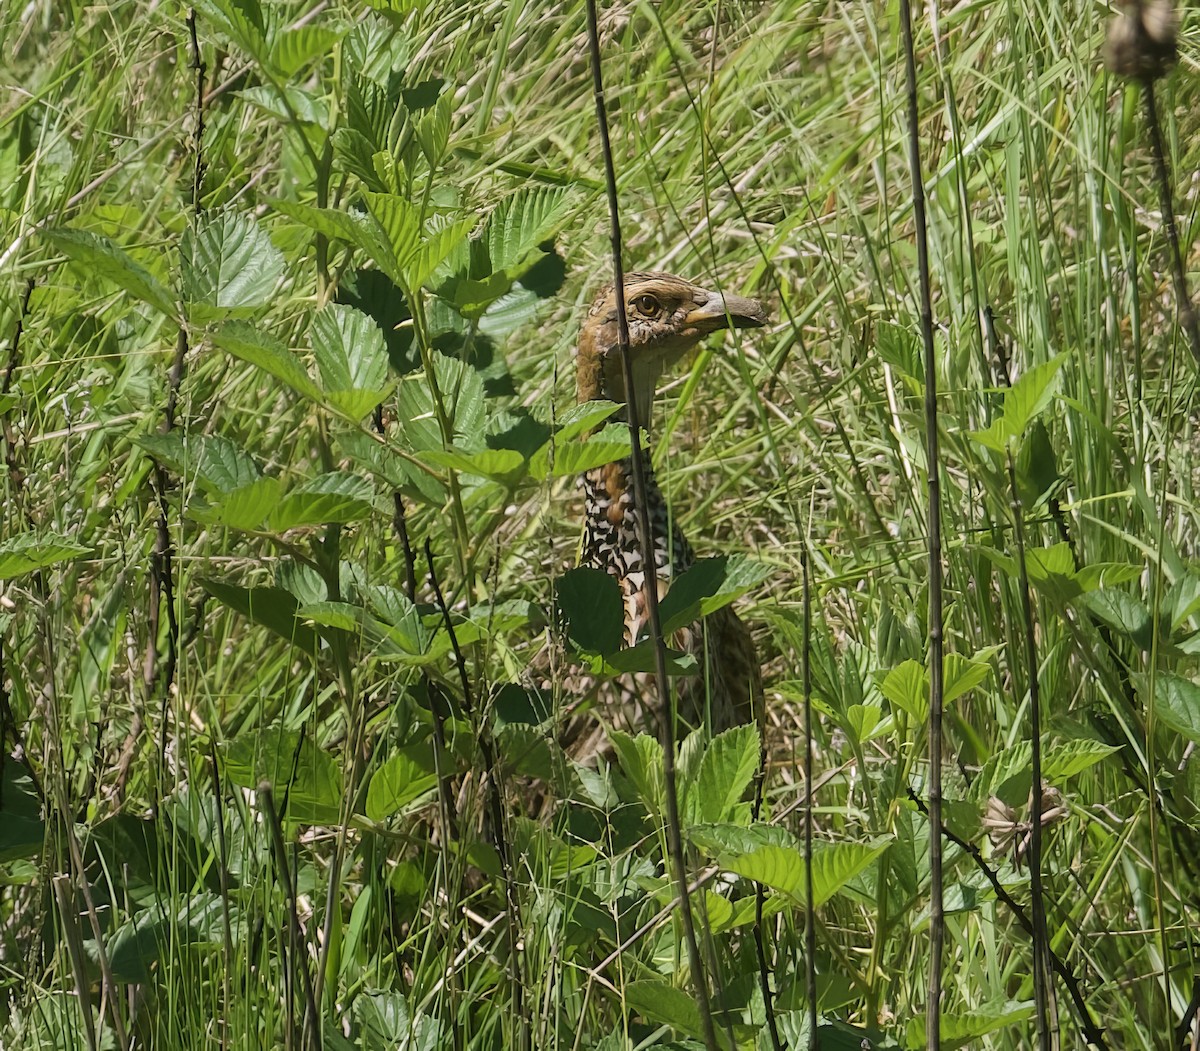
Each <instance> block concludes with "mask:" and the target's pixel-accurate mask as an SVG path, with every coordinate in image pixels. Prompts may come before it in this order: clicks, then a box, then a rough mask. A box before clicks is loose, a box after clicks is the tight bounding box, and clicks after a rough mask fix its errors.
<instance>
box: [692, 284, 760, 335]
mask: <svg viewBox="0 0 1200 1051" xmlns="http://www.w3.org/2000/svg"><path fill="white" fill-rule="evenodd" d="M707 295H708V298H707V299H706V300H705V301H704V302H703V303H701V304H700V305H699V306H697V307H696V308H695V309H694V310H693V311H692V312H691V313H690V314H688V316H687V319H686V321H685V324H686V325H687V327H688V328H696V329H699V330H700V331H702V332H717V331H719V330H720V329H723V328H761V327H762V326H763V325H765V324H766V323H767V320H768V318H767V312H766V310H764V309H763V305H762V304H761V303H760V302H759V301H758V300H757V299H746V298H745V297H744V296H731V295H722V294H721V293H720V292H709V293H707Z"/></svg>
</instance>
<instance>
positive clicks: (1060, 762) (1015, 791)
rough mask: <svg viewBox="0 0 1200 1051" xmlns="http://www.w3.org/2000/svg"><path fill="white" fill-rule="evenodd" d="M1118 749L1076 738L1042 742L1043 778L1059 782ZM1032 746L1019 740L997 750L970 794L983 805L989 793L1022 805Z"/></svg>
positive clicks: (1029, 775)
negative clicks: (1049, 742) (1053, 742)
mask: <svg viewBox="0 0 1200 1051" xmlns="http://www.w3.org/2000/svg"><path fill="white" fill-rule="evenodd" d="M1119 751H1120V748H1117V747H1114V746H1113V745H1107V744H1103V743H1101V742H1100V741H1093V740H1091V739H1090V738H1075V739H1072V740H1069V741H1063V742H1061V743H1059V744H1047V743H1045V742H1043V745H1042V780H1043V781H1046V782H1048V783H1049V784H1062V783H1063V782H1065V781H1066V780H1068V779H1069V778H1072V777H1074V776H1075V775H1076V774H1079V773H1082V772H1083V771H1084V770H1086V769H1088V768H1089V767H1091V766H1095V765H1096V764H1097V763H1099V762H1102V761H1103V760H1105V759H1107V758H1108V757H1109V756H1110V755H1112V754H1113V753H1114V752H1119ZM1032 771H1033V747H1032V745H1031V744H1030V743H1029V742H1028V741H1018V742H1016V744H1013V745H1010V746H1009V747H1007V748H1004V749H1003V750H1001V751H997V752H996V753H995V754H993V755H992V757H991V758H990V759H989V760H988V761H987V762H986V763H984V765H983V769H982V770H980V772H979V776H978V777H977V778H976V779H975V781H974V782H973V783H972V785H971V793H970V794H971V797H972V798H973V799H974V800H975V801H976V802H977V803H980V804H982V802H983V801H984V800H986V799H987V797H988V796H990V795H998V796H1000V798H1002V799H1003V800H1004V801H1005V802H1006V803H1009V804H1010V805H1012V806H1024V805H1025V804H1026V803H1027V802H1028V799H1029V790H1030V788H1031V787H1032V785H1033V772H1032Z"/></svg>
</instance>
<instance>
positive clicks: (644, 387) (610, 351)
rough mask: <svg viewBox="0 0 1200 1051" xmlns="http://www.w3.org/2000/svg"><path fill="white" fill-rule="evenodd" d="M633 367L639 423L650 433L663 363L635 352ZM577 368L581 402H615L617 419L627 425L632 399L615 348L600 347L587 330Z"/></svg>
mask: <svg viewBox="0 0 1200 1051" xmlns="http://www.w3.org/2000/svg"><path fill="white" fill-rule="evenodd" d="M632 364H633V401H634V403H635V405H636V407H637V422H638V424H639V425H640V426H641V427H643V428H644V429H645V430H646V432H647V433H649V431H650V412H651V409H652V408H653V403H654V389H655V387H656V386H657V385H658V380H659V377H660V376H661V375H662V371H663V365H664V362H663V359H662V358H661V357H660V356H657V355H647V354H636V353H635V354H634V355H633V361H632ZM575 367H576V385H577V389H578V394H579V401H580V402H581V403H582V402H585V401H597V400H603V401H615V402H616V403H617V404H618V405H620V406H621V409H620V411H619V412H618V413H617V414H616V416H615V419H618V420H621V421H622V422H624V423H628V422H629V408H628V406H629V401H630V398H629V392H628V391H627V390H626V383H625V369H624V366H623V364H622V362H621V354H620V351H619V350H618V349H617V348H616V347H615V346H608V345H607V344H605V345H603V346H601V345H599V344H598V342H597V338H596V336H595V335H594V334H593V333H592V332H591V331H590V330H588V329H585V330H584V331H583V332H582V333H580V337H579V350H578V353H577V355H576V365H575Z"/></svg>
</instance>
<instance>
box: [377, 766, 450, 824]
mask: <svg viewBox="0 0 1200 1051" xmlns="http://www.w3.org/2000/svg"><path fill="white" fill-rule="evenodd" d="M436 787H437V775H436V774H433V773H429V772H428V771H426V770H424V769H423V768H422V767H421V766H420V765H418V764H417V763H416V762H415V761H414V760H412V759H411V758H409V756H407V755H405V754H404V753H400V754H399V755H394V756H392V757H391V758H390V759H388V760H387V762H385V763H384V764H383V765H382V766H381V767H380V768H379V769H378V770H376V771H375V773H374V774H372V775H371V784H370V787H369V788H368V789H367V817H369V818H370V819H371V820H372V821H383V820H385V819H386V818H389V817H391V816H392V815H393V814H398V813H399V812H400V811H401V810H403V809H404V808H405V807H406V806H408V804H409V803H411V802H413V800H415V799H419V798H420V797H421V796H423V795H424V794H425V793H426V792H429V791H431V790H432V789H434V788H436Z"/></svg>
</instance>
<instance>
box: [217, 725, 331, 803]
mask: <svg viewBox="0 0 1200 1051" xmlns="http://www.w3.org/2000/svg"><path fill="white" fill-rule="evenodd" d="M223 759H224V762H223V763H222V766H223V768H224V773H225V774H226V775H227V776H228V778H229V780H230V781H232V782H233V783H234V784H235V785H237V786H238V787H239V788H249V789H257V788H258V786H259V785H260V784H262V783H263V782H264V781H265V782H267V783H268V784H270V785H271V787H272V788H273V789H274V794H275V805H276V806H277V807H281V808H282V806H283V804H284V802H285V797H286V803H287V811H286V814H284V815H281V816H286V818H287V819H289V820H292V821H302V822H305V823H309V824H318V825H329V824H334V823H336V822H337V821H339V820H340V818H341V804H342V776H341V773H340V771H339V770H338V767H337V764H336V763H335V762H334V760H333V756H331V755H329V754H328V753H327V752H324V751H322V750H321V749H320V748H318V747H317V746H316V745H315V744H313V742H312V739H311V738H309V737H308V736H302V735H301V734H300V732H299V731H297V730H288V729H285V728H284V727H283V726H281V725H279V724H276V725H274V726H268V727H264V728H263V729H259V730H251V731H249V732H242V733H239V734H238V735H237V736H236V737H234V738H232V739H231V740H229V741H227V742H226V743H225V746H224V754H223Z"/></svg>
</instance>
